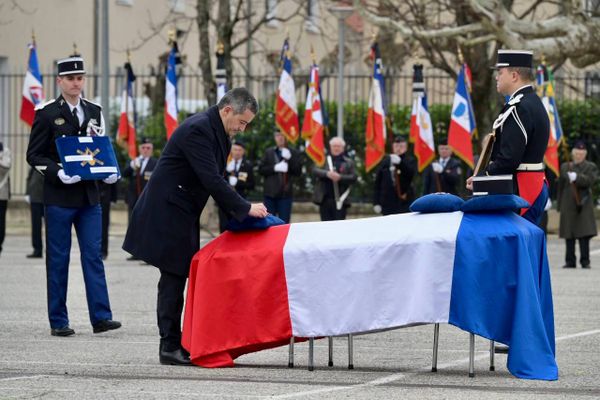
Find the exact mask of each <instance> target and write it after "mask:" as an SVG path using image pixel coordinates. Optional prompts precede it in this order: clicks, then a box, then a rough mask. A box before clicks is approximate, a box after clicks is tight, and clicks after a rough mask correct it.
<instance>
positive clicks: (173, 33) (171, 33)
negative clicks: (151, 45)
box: [167, 27, 177, 45]
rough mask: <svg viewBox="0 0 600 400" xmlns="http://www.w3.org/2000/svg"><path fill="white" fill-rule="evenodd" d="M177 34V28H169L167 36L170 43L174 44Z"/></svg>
mask: <svg viewBox="0 0 600 400" xmlns="http://www.w3.org/2000/svg"><path fill="white" fill-rule="evenodd" d="M176 35H177V30H176V29H175V27H172V28H171V29H169V31H168V32H167V38H168V43H169V45H172V44H173V43H175V39H176Z"/></svg>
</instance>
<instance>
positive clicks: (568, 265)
mask: <svg viewBox="0 0 600 400" xmlns="http://www.w3.org/2000/svg"><path fill="white" fill-rule="evenodd" d="M563 268H575V266H574V265H571V264H565V265H563Z"/></svg>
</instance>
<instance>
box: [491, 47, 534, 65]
mask: <svg viewBox="0 0 600 400" xmlns="http://www.w3.org/2000/svg"><path fill="white" fill-rule="evenodd" d="M506 67H524V68H533V51H529V50H498V60H497V61H496V65H494V66H493V67H492V68H494V69H498V68H506Z"/></svg>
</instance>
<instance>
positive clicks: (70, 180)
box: [58, 169, 81, 185]
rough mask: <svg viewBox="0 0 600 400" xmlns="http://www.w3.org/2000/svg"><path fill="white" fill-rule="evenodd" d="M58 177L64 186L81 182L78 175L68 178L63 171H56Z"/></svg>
mask: <svg viewBox="0 0 600 400" xmlns="http://www.w3.org/2000/svg"><path fill="white" fill-rule="evenodd" d="M58 177H59V178H60V180H61V181H62V183H64V184H65V185H72V184H73V183H77V182H79V181H81V177H80V176H79V175H73V176H69V175H67V174H65V170H64V169H61V170H59V171H58Z"/></svg>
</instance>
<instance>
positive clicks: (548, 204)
mask: <svg viewBox="0 0 600 400" xmlns="http://www.w3.org/2000/svg"><path fill="white" fill-rule="evenodd" d="M551 208H552V200H550V198H548V201H546V206H545V207H544V211H548V210H549V209H551Z"/></svg>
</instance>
